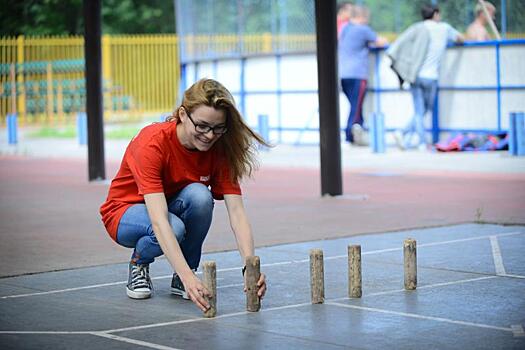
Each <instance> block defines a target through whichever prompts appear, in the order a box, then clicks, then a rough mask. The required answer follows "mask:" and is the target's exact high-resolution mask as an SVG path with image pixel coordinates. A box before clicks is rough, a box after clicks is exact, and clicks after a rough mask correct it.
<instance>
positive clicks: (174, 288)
mask: <svg viewBox="0 0 525 350" xmlns="http://www.w3.org/2000/svg"><path fill="white" fill-rule="evenodd" d="M171 294H175V295H179V296H181V297H183V298H184V299H187V300H189V299H190V297H189V296H188V293H186V290H185V289H184V284H182V281H181V280H180V277H179V275H177V273H174V274H173V278H172V279H171Z"/></svg>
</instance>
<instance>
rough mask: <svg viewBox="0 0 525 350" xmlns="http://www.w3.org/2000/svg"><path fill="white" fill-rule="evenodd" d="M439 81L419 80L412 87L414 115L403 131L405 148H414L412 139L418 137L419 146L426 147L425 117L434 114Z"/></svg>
mask: <svg viewBox="0 0 525 350" xmlns="http://www.w3.org/2000/svg"><path fill="white" fill-rule="evenodd" d="M437 85H438V82H437V80H434V79H425V78H417V79H416V81H415V82H414V83H413V84H411V85H410V92H411V93H412V101H413V103H414V115H413V116H412V119H410V121H409V122H408V124H407V125H406V127H405V128H404V129H403V130H402V132H403V137H404V146H405V148H410V147H411V146H412V137H413V136H414V135H418V138H419V145H425V144H426V141H425V122H424V121H425V115H426V114H427V112H432V109H433V108H434V101H435V99H436V93H437Z"/></svg>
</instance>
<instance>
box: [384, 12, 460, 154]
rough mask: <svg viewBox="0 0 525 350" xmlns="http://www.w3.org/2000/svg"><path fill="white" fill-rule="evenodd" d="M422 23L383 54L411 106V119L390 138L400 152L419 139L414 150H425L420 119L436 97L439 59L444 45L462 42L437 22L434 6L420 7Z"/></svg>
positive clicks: (403, 35) (423, 129)
mask: <svg viewBox="0 0 525 350" xmlns="http://www.w3.org/2000/svg"><path fill="white" fill-rule="evenodd" d="M421 16H422V17H423V21H422V22H418V23H415V24H413V25H412V26H410V27H409V28H408V29H407V30H406V31H405V32H403V33H402V34H401V35H400V36H399V38H398V39H397V40H396V41H395V42H394V43H393V44H392V45H391V46H390V48H389V49H388V50H387V55H388V56H389V57H390V58H391V60H392V69H393V70H394V72H396V74H397V75H398V77H399V80H400V83H401V84H402V83H403V81H408V82H409V83H410V92H411V93H412V100H413V103H414V115H413V116H412V118H411V120H410V121H409V123H408V124H407V125H406V127H405V128H404V129H402V130H397V131H396V132H395V134H394V136H395V139H396V143H397V145H398V147H399V148H400V149H406V148H410V147H412V146H413V143H412V137H413V136H414V135H415V134H416V135H418V136H419V140H418V143H417V144H416V147H417V148H419V149H420V150H426V149H427V143H426V140H425V126H424V117H425V114H426V113H427V112H428V111H431V110H432V108H433V105H434V100H435V97H436V93H437V86H438V77H439V69H440V67H441V59H442V57H443V54H444V53H445V50H446V48H447V43H448V41H455V42H462V41H463V36H462V35H461V34H460V33H459V32H458V31H457V30H456V29H454V28H452V26H450V24H448V23H445V22H441V16H440V13H439V8H438V7H437V5H423V7H422V9H421Z"/></svg>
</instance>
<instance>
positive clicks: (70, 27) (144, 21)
mask: <svg viewBox="0 0 525 350" xmlns="http://www.w3.org/2000/svg"><path fill="white" fill-rule="evenodd" d="M1 8H2V11H0V28H1V32H0V36H14V35H21V34H24V35H81V34H83V33H84V20H83V8H82V0H2V2H1ZM4 9H9V10H8V11H4ZM102 32H103V33H104V34H138V33H144V34H146V33H174V32H175V12H174V7H173V1H171V0H149V1H141V0H102Z"/></svg>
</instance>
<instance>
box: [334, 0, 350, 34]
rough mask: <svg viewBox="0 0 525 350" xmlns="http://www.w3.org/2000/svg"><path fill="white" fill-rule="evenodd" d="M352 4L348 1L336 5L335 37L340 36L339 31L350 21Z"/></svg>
mask: <svg viewBox="0 0 525 350" xmlns="http://www.w3.org/2000/svg"><path fill="white" fill-rule="evenodd" d="M352 6H353V4H352V3H351V2H349V1H345V2H341V3H339V4H338V5H337V37H338V38H339V36H340V35H341V31H342V30H343V28H344V27H345V26H346V25H347V24H348V22H349V21H350V16H351V15H352Z"/></svg>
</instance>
